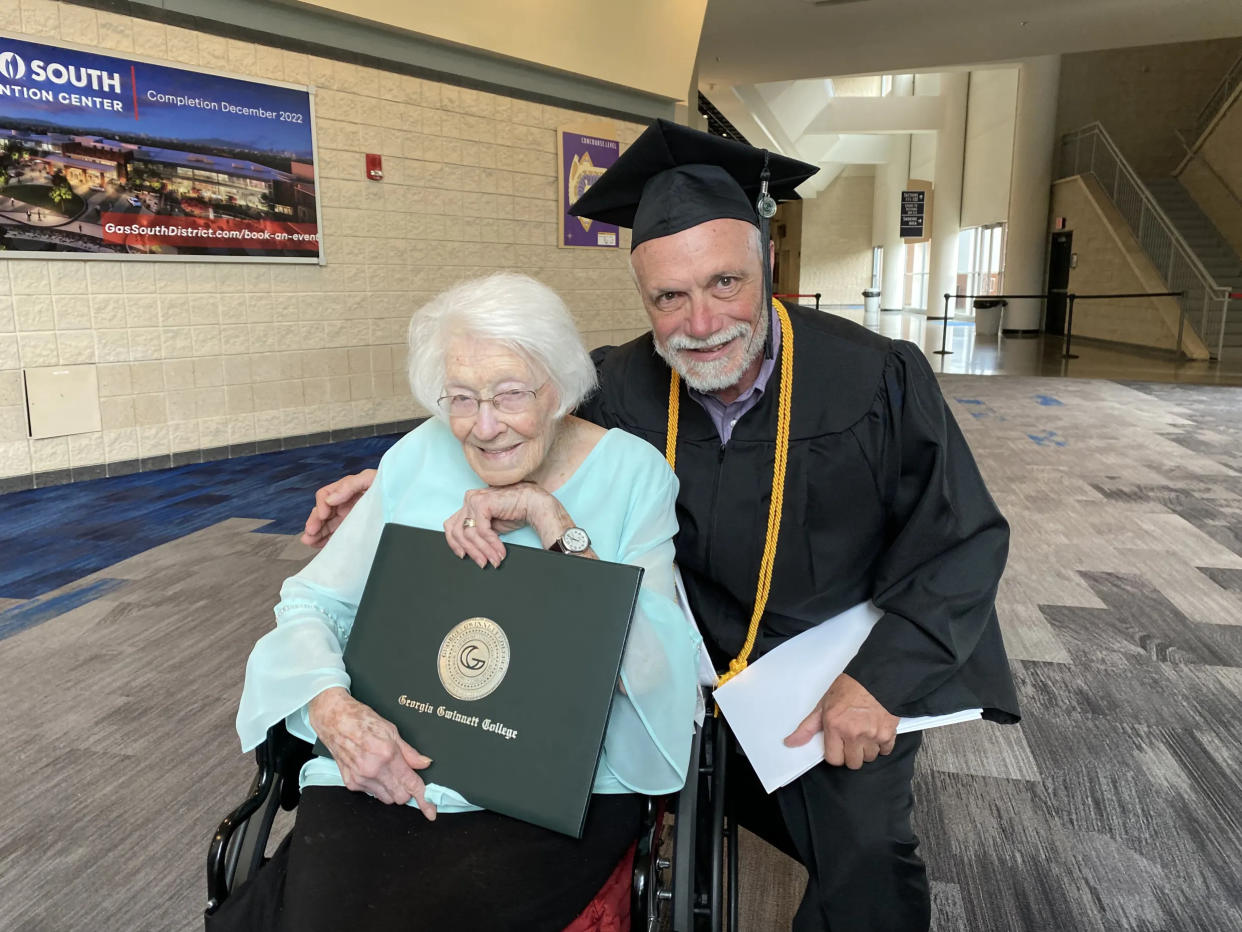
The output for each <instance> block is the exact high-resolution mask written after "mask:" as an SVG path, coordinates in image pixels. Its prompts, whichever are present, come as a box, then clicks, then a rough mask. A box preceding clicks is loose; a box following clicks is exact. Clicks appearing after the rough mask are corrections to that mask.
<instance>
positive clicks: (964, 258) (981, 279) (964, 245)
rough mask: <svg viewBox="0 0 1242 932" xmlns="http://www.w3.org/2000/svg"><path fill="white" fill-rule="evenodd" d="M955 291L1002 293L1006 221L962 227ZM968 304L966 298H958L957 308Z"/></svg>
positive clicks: (959, 292)
mask: <svg viewBox="0 0 1242 932" xmlns="http://www.w3.org/2000/svg"><path fill="white" fill-rule="evenodd" d="M957 256H958V269H957V280H958V294H968V295H990V294H1002V293H1003V291H1004V286H1005V285H1004V278H1005V265H1004V263H1005V224H1003V223H991V224H988V225H987V226H982V227H972V228H971V229H968V230H962V232H961V234H960V236H959V238H958V241H957ZM970 307H971V303H970V301H968V300H965V299H963V300H961V301H959V302H958V308H959V310H967V309H969V308H970Z"/></svg>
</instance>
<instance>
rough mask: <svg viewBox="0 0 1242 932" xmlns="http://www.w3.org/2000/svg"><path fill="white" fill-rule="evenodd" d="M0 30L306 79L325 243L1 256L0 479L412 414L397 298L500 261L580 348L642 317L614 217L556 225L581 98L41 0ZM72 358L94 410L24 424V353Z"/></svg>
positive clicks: (612, 337)
mask: <svg viewBox="0 0 1242 932" xmlns="http://www.w3.org/2000/svg"><path fill="white" fill-rule="evenodd" d="M0 31H4V32H7V33H12V34H25V35H27V36H30V37H32V38H34V39H36V40H38V39H39V38H41V37H43V38H47V39H50V40H56V39H60V40H64V41H66V42H73V43H77V44H80V45H85V46H88V47H93V48H97V49H99V50H100V51H106V50H116V51H118V52H121V53H133V54H140V55H142V56H143V57H149V58H155V59H163V60H166V61H170V62H172V63H175V64H182V65H188V66H193V67H202V68H208V69H213V70H219V71H224V72H228V73H232V74H236V75H238V76H240V77H251V78H256V79H263V78H269V79H274V80H281V81H289V82H294V83H299V84H301V83H306V84H311V85H313V86H315V87H316V89H317V94H316V98H315V113H316V123H317V132H318V152H317V157H318V163H319V177H320V190H319V195H320V197H321V199H322V208H323V228H322V231H321V232H322V238H323V245H324V252H325V255H326V256H327V260H328V261H327V265H325V266H310V265H274V264H258V263H233V262H230V263H203V262H138V261H108V260H71V259H58V260H38V259H14V258H9V257H5V258H3V259H0V478H2V477H6V476H17V475H23V474H27V473H30V472H32V471H33V472H42V471H48V470H58V469H65V468H69V467H71V466H88V465H94V464H100V463H105V462H118V461H124V460H131V459H136V458H140V457H150V456H160V455H163V454H168V453H176V452H180V451H186V450H197V449H206V448H211V447H217V446H223V445H226V444H243V443H248V442H251V441H256V440H263V439H268V438H275V437H284V436H295V435H301V434H308V433H316V432H320V431H326V430H333V429H341V428H347V427H355V426H360V425H366V424H374V423H383V422H388V421H395V420H401V419H404V418H408V417H413V416H415V415H416V414H417V413H419V412H418V411H417V409H416V407H415V405H414V403H413V401H412V400H411V398H410V395H409V390H408V387H407V385H406V382H405V378H404V373H403V370H404V359H405V346H404V342H403V341H404V338H405V330H406V325H407V323H408V321H409V317H410V314H411V313H412V312H413V311H414V310H415V309H417V307H418V306H419V305H420V303H421V302H423V301H424V300H426V299H427V298H429V297H431V295H433V294H434V293H435V292H437V291H439V290H441V289H443V288H445V287H446V286H448V285H450V284H452V283H453V282H456V281H458V280H461V279H463V278H468V277H472V276H476V275H481V274H486V273H488V272H492V271H496V270H500V269H517V270H521V271H525V272H528V273H530V274H532V275H535V276H536V277H538V278H539V279H541V280H542V281H544V282H546V283H547V284H548V285H550V286H551V287H553V288H555V289H556V290H557V291H559V292H560V293H561V295H562V296H563V297H564V298H565V299H566V301H567V302H568V304H569V305H570V307H571V309H572V310H573V313H574V315H575V318H576V320H577V321H578V325H579V327H580V328H581V330H582V331H583V334H584V337H585V339H586V341H587V344H588V346H596V345H599V344H602V343H611V342H618V341H622V340H626V339H629V338H631V337H633V336H635V335H636V334H638V333H641V332H642V331H643V330H645V329H646V318H645V315H644V314H643V311H642V306H641V303H640V302H639V300H638V296H637V294H636V293H635V290H634V286H633V284H632V282H631V281H630V277H629V273H628V271H627V269H626V259H627V256H628V246H629V241H628V235H623V237H622V242H621V246H620V248H619V249H616V250H600V251H594V250H583V249H558V248H557V247H556V245H555V243H556V235H557V227H556V139H555V127H557V126H558V125H561V124H563V123H566V122H569V121H572V120H573V119H575V118H577V117H580V116H581V115H580V114H576V113H574V112H572V111H569V110H564V109H559V108H556V107H551V106H544V105H541V104H535V103H529V102H525V101H521V100H515V99H511V98H508V97H504V96H499V95H496V94H488V93H483V92H479V91H472V90H466V89H463V88H459V87H455V86H451V85H447V84H442V83H438V82H434V81H426V80H420V79H418V78H413V77H409V76H404V75H398V74H393V73H389V72H385V71H379V70H375V69H372V68H364V67H359V66H355V65H349V64H344V63H341V62H336V61H331V60H328V59H323V58H316V57H312V56H307V55H302V54H296V53H291V52H287V51H282V50H280V49H277V48H272V47H268V46H262V45H255V44H252V43H248V42H239V41H234V40H228V39H223V38H220V37H217V36H212V35H207V34H204V33H197V32H193V31H189V30H186V29H181V28H177V27H172V26H164V25H161V24H158V23H151V22H147V21H144V20H140V19H135V18H132V17H127V16H121V15H117V14H113V13H106V12H97V11H95V10H91V9H87V8H83V7H77V6H71V5H67V4H62V3H59V2H53V0H21V2H20V3H18V2H16V0H8V2H0ZM618 130H619V135H620V137H621V141H622V144H623V145H624V144H626V143H628V142H630V141H631V140H632V139H633V138H634V137H635V136H636V135H637V134H638V132H640V131H641V127H640V126H637V125H633V124H620V125H619V126H618ZM367 152H378V153H380V154H381V155H382V156H383V158H384V174H385V177H384V180H383V181H382V182H372V181H367V180H365V178H364V173H363V168H364V166H363V154H364V153H367ZM73 363H96V364H98V372H99V383H100V395H101V398H100V407H101V415H102V423H103V430H102V431H101V432H99V433H94V434H85V435H79V436H72V437H59V438H52V439H47V440H33V441H32V440H30V439H28V438H27V436H26V427H25V408H24V396H23V388H22V378H21V371H20V370H21V369H22V368H23V367H30V366H44V365H63V364H73Z"/></svg>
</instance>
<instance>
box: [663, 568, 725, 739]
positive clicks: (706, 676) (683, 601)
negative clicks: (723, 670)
mask: <svg viewBox="0 0 1242 932" xmlns="http://www.w3.org/2000/svg"><path fill="white" fill-rule="evenodd" d="M673 581H674V582H675V583H676V585H677V604H678V605H680V606H681V613H682V615H683V616H684V617H685V619H686V624H688V625H689V626H690V627H691V628H693V629H694V630H695V631H696V632H697V633H698V635H699V666H698V672H699V685H698V695H697V696H696V697H695V700H694V723H695V724H696V725H699V726H702V724H703V722H704V721H705V720H706V719H707V701H706V696H705V695H704V687H706V688H707V689H710V688H711V687H713V686H715V685H716V667H715V665H714V664H713V663H712V657H711V654H709V653H708V652H707V646H706V645H705V644H704V643H703V632H702V631H699V623H698V622H697V621H696V620H695V618H694V612H692V611H690V597H689V596H688V595H686V584H685V583H684V582H682V581H681V570H679V569H678V568H677V566H676V565H674V566H673Z"/></svg>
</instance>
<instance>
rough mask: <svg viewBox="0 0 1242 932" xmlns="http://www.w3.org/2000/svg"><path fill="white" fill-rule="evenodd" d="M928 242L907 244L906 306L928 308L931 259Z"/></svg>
mask: <svg viewBox="0 0 1242 932" xmlns="http://www.w3.org/2000/svg"><path fill="white" fill-rule="evenodd" d="M928 245H929V244H928V243H913V244H906V247H905V254H906V285H905V293H904V294H903V295H902V304H903V305H904V306H905V307H911V308H918V309H919V310H924V311H925V310H927V279H928V278H929V277H930V276H929V275H928V271H929V265H928V262H929V261H930V259H931V251H930V250H929V249H928Z"/></svg>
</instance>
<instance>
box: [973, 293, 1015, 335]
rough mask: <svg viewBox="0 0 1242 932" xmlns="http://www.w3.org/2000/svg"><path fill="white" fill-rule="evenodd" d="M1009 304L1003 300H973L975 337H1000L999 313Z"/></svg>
mask: <svg viewBox="0 0 1242 932" xmlns="http://www.w3.org/2000/svg"><path fill="white" fill-rule="evenodd" d="M1008 304H1009V302H1008V301H1006V300H1004V299H1003V298H975V337H976V338H978V337H996V336H999V335H1000V329H1001V312H1002V311H1003V310H1004V309H1005V307H1006V306H1007V305H1008Z"/></svg>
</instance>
